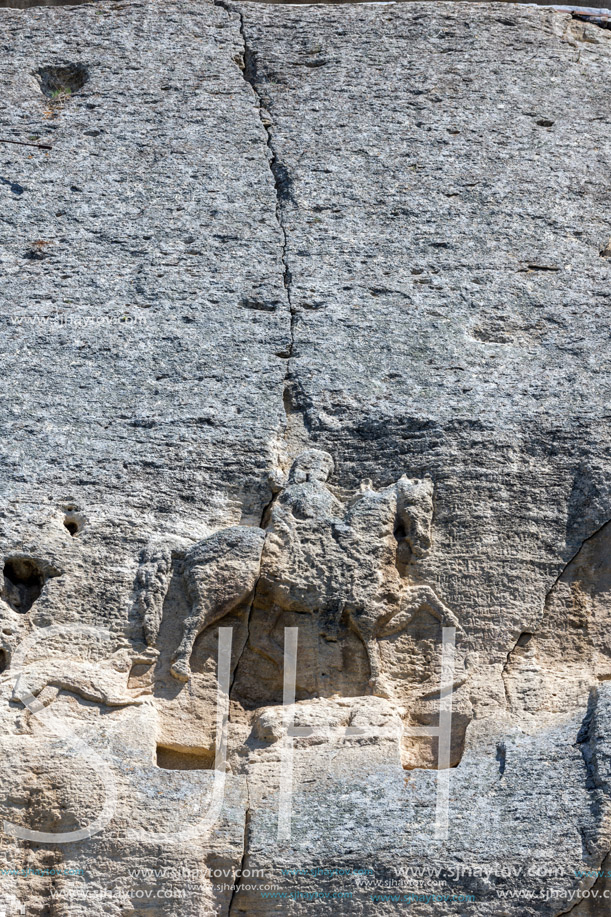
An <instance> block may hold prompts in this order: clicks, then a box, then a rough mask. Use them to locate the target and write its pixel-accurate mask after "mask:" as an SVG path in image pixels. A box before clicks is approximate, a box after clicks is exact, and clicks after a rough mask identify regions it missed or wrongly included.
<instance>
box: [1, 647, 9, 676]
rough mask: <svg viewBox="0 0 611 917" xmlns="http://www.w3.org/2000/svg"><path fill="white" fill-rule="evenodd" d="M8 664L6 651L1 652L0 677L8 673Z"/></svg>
mask: <svg viewBox="0 0 611 917" xmlns="http://www.w3.org/2000/svg"><path fill="white" fill-rule="evenodd" d="M7 664H8V663H7V661H6V653H5V652H4V650H0V675H2V673H3V672H4V671H6V666H7Z"/></svg>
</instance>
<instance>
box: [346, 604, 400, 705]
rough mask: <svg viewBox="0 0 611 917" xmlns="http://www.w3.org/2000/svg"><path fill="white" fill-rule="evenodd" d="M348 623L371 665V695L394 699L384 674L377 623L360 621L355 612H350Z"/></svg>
mask: <svg viewBox="0 0 611 917" xmlns="http://www.w3.org/2000/svg"><path fill="white" fill-rule="evenodd" d="M347 617H348V623H349V624H350V627H351V629H352V630H353V631H354V633H355V634H356V635H357V637H358V638H359V639H360V641H361V643H362V644H363V646H364V648H365V652H366V654H367V661H368V663H369V687H370V688H371V693H372V694H373V695H375V696H376V697H386V698H390V697H392V694H393V692H392V688H391V686H390V684H389V683H388V681H387V679H386V677H385V676H384V675H383V674H382V655H381V653H380V645H379V643H378V641H377V639H376V637H375V636H374V630H375V622H369V621H367V619H364V620H359V619H358V618H357V617H355V614H354V612H353V611H348V614H347Z"/></svg>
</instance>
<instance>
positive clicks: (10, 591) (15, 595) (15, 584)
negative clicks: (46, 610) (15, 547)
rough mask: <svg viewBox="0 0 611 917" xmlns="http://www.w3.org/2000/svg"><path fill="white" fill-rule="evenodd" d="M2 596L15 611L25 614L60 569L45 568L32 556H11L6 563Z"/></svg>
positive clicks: (57, 574)
mask: <svg viewBox="0 0 611 917" xmlns="http://www.w3.org/2000/svg"><path fill="white" fill-rule="evenodd" d="M3 573H4V588H3V589H2V598H3V599H4V601H5V602H7V603H8V604H9V605H10V606H11V608H12V609H13V610H14V611H18V612H19V613H20V614H25V612H26V611H29V610H30V608H31V607H32V605H33V604H34V602H35V601H36V599H37V598H38V597H39V596H40V593H41V592H42V589H43V586H44V584H45V583H46V581H47V580H48V579H49V577H51V576H59V571H58V570H48V569H47V570H46V571H45V570H44V569H43V567H42V566H41V564H39V563H38V561H36V560H33V559H32V558H31V557H9V558H7V560H6V562H5V564H4V571H3Z"/></svg>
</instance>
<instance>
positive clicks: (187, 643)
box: [170, 602, 213, 681]
mask: <svg viewBox="0 0 611 917" xmlns="http://www.w3.org/2000/svg"><path fill="white" fill-rule="evenodd" d="M208 623H210V624H212V623H213V622H212V621H210V622H208V621H207V620H206V616H205V615H202V613H201V607H200V604H199V602H195V604H194V605H193V607H192V609H191V612H190V614H189V616H188V618H187V619H186V621H185V624H184V631H183V635H182V640H181V641H180V644H179V646H178V649H177V650H176V652H175V653H174V655H173V656H172V664H171V665H170V674H171V675H172V676H173V677H174V678H175V679H176V680H177V681H189V678H190V677H191V666H190V660H191V653H192V652H193V646H194V644H195V641H196V640H197V638H198V637H199V635H200V634H201V632H202V631H203V630H205V628H206V627H207V626H208Z"/></svg>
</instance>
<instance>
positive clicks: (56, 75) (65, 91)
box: [36, 64, 88, 101]
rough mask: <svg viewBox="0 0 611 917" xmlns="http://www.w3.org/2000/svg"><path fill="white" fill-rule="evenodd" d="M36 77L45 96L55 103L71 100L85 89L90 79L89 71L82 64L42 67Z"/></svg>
mask: <svg viewBox="0 0 611 917" xmlns="http://www.w3.org/2000/svg"><path fill="white" fill-rule="evenodd" d="M36 75H37V77H38V80H39V82H40V89H41V91H42V93H43V95H45V96H46V97H47V98H48V99H53V100H55V101H64V100H66V99H68V98H70V96H71V95H73V94H74V93H75V92H78V91H79V89H82V88H83V86H84V85H85V83H86V82H87V79H88V73H87V69H86V68H85V67H84V66H83V65H82V64H64V65H63V66H57V67H40V68H39V70H37V72H36Z"/></svg>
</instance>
